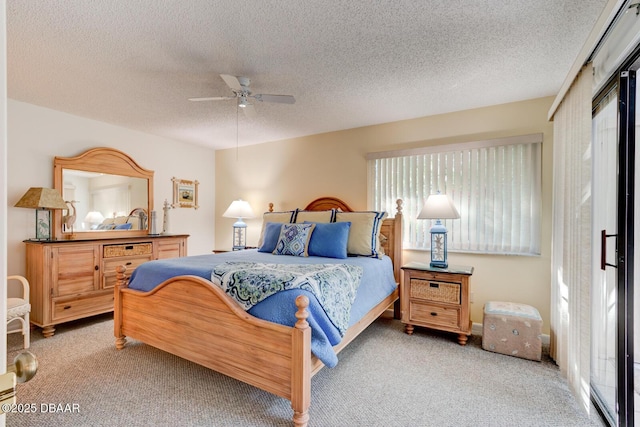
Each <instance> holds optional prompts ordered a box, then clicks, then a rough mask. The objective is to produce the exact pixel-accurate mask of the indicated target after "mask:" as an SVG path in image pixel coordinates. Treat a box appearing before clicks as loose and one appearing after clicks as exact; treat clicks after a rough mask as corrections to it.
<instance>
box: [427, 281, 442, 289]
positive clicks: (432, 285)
mask: <svg viewBox="0 0 640 427" xmlns="http://www.w3.org/2000/svg"><path fill="white" fill-rule="evenodd" d="M429 287H431V288H439V287H440V284H439V283H433V282H429Z"/></svg>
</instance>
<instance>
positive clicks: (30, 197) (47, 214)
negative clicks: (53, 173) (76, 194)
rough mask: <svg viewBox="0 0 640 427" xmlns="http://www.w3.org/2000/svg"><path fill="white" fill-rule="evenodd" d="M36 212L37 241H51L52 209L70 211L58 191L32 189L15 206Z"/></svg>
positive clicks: (40, 188)
mask: <svg viewBox="0 0 640 427" xmlns="http://www.w3.org/2000/svg"><path fill="white" fill-rule="evenodd" d="M14 206H15V207H16V208H31V209H35V210H36V238H35V240H51V209H69V207H68V206H67V204H66V203H65V201H64V200H63V199H62V196H61V195H60V193H59V192H58V190H54V189H52V188H42V187H31V188H30V189H28V190H27V192H26V193H24V196H22V198H21V199H20V200H19V201H18V203H16V204H15V205H14Z"/></svg>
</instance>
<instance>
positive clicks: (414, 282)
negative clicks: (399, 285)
mask: <svg viewBox="0 0 640 427" xmlns="http://www.w3.org/2000/svg"><path fill="white" fill-rule="evenodd" d="M410 297H411V298H419V299H423V300H427V301H435V302H447V303H451V304H460V284H459V283H449V282H438V281H435V280H424V279H416V278H411V290H410Z"/></svg>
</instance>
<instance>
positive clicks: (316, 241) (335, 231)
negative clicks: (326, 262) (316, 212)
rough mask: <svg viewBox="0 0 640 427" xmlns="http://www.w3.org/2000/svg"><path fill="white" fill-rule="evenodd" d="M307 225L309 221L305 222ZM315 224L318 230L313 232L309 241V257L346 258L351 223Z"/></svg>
mask: <svg viewBox="0 0 640 427" xmlns="http://www.w3.org/2000/svg"><path fill="white" fill-rule="evenodd" d="M305 224H307V221H305ZM315 224H316V228H315V229H314V230H313V234H312V235H311V240H310V241H309V255H311V256H322V257H326V258H339V259H344V258H346V257H347V242H348V241H349V229H350V228H351V222H348V221H345V222H331V223H315Z"/></svg>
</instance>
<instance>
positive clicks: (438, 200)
mask: <svg viewBox="0 0 640 427" xmlns="http://www.w3.org/2000/svg"><path fill="white" fill-rule="evenodd" d="M456 218H460V214H459V213H458V210H457V209H456V206H455V205H454V204H453V200H451V197H449V196H448V195H446V194H431V195H430V196H429V197H427V201H426V202H425V203H424V206H423V207H422V210H421V211H420V213H419V214H418V219H456Z"/></svg>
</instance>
